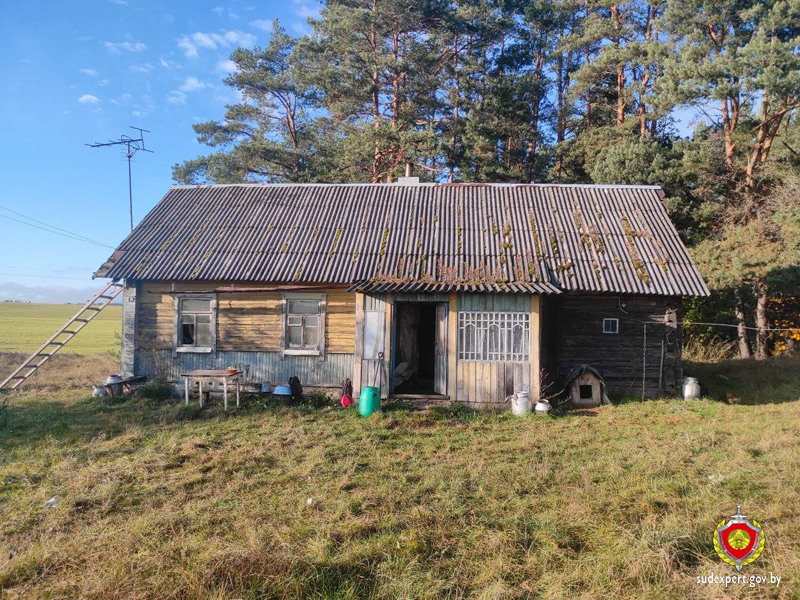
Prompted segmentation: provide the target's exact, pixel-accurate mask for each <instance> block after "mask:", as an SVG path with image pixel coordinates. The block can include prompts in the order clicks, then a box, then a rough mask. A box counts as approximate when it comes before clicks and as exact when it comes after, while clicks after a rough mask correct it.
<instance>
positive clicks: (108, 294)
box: [0, 281, 123, 416]
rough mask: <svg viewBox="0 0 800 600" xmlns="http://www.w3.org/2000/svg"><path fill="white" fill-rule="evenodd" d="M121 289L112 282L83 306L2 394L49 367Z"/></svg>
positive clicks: (6, 381)
mask: <svg viewBox="0 0 800 600" xmlns="http://www.w3.org/2000/svg"><path fill="white" fill-rule="evenodd" d="M122 289H123V285H122V284H121V283H118V282H116V281H112V282H110V283H109V284H108V285H106V287H104V288H103V289H102V290H100V291H99V292H98V293H97V294H96V295H95V297H94V298H92V299H91V300H89V301H88V302H87V303H86V304H84V305H83V308H81V309H80V310H79V311H78V312H77V313H75V316H73V317H72V318H71V319H70V320H69V321H67V322H66V323H65V324H64V326H63V327H61V329H59V330H58V331H56V332H55V333H54V334H53V337H51V338H50V339H49V340H47V341H46V342H45V343H44V344H42V346H41V348H39V349H38V350H37V351H36V352H34V353H33V354H31V356H30V357H28V359H27V360H26V361H25V362H24V363H22V364H21V365H20V366H19V367H18V368H17V369H16V370H15V371H14V372H13V373H11V375H9V376H8V377H6V378H5V379H4V380H3V382H2V383H0V392H9V391H11V390H15V389H17V388H18V387H19V386H21V385H22V384H23V383H25V381H26V380H27V379H28V377H30V376H31V375H33V374H34V373H36V371H37V370H38V369H39V367H41V366H42V365H43V364H44V363H46V362H47V361H48V360H49V359H50V357H51V356H53V355H54V354H55V353H56V352H58V351H59V350H61V348H63V347H64V346H66V345H67V343H69V341H70V340H71V339H72V338H74V337H75V336H76V335H77V334H78V332H79V331H80V330H81V329H83V328H84V327H86V325H88V324H89V322H90V321H91V320H92V319H94V318H95V317H96V316H97V315H98V314H100V311H101V310H103V309H104V308H105V307H106V306H108V305H109V304H111V301H112V300H114V298H116V297H117V296H119V295H120V293H121V292H122ZM8 400H9V396H8V394H3V403H2V405H0V416H2V415H3V413H5V412H7V411H8Z"/></svg>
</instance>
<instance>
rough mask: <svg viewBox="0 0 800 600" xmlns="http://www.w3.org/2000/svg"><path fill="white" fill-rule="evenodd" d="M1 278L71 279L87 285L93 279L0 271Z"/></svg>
mask: <svg viewBox="0 0 800 600" xmlns="http://www.w3.org/2000/svg"><path fill="white" fill-rule="evenodd" d="M0 277H32V278H34V279H69V280H70V281H85V282H86V283H90V282H91V278H89V277H87V278H85V279H84V278H83V277H60V276H59V275H29V274H27V273H4V272H2V271H0Z"/></svg>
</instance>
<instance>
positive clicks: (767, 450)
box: [0, 391, 800, 600]
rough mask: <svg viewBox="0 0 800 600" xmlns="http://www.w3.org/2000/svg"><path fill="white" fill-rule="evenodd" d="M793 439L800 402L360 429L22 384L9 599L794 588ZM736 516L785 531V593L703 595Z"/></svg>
mask: <svg viewBox="0 0 800 600" xmlns="http://www.w3.org/2000/svg"><path fill="white" fill-rule="evenodd" d="M798 435H800V405H798V404H797V403H785V404H774V405H765V406H726V405H724V404H721V403H717V402H711V401H697V402H679V401H657V402H656V401H651V402H631V403H626V404H622V405H618V406H612V407H603V408H600V409H596V410H593V411H582V414H581V415H575V414H572V415H565V416H556V417H544V418H542V417H536V416H531V417H530V418H525V419H517V418H513V417H511V416H510V415H508V414H495V415H474V414H472V413H470V412H468V411H456V412H451V411H445V410H432V411H427V412H412V411H406V410H389V411H385V412H384V413H383V414H380V415H377V416H375V417H373V418H369V419H360V418H358V417H357V415H356V413H355V411H353V410H348V411H342V410H339V409H332V408H329V409H321V410H312V409H309V408H287V407H271V408H266V409H263V408H262V409H259V408H255V407H251V408H245V409H244V410H242V411H240V412H239V413H238V414H234V415H232V416H229V417H224V416H220V415H219V411H218V408H217V407H216V406H212V407H211V408H210V409H209V410H207V411H204V412H202V413H200V412H199V411H198V410H197V409H196V408H194V407H191V408H189V409H186V408H184V407H182V405H180V404H171V403H167V404H161V405H157V404H152V403H149V402H147V401H144V400H129V401H126V402H123V403H118V404H112V405H105V404H103V403H101V402H99V401H98V400H92V399H88V398H86V397H85V395H83V394H81V393H79V392H75V391H73V392H60V393H58V394H51V393H42V392H34V393H26V395H24V396H22V397H20V398H18V399H16V400H15V404H14V405H13V407H12V413H11V420H10V426H9V428H8V429H6V430H0V523H2V529H0V598H64V599H66V598H91V599H93V598H97V599H103V600H109V599H116V598H120V599H122V598H125V599H129V598H137V599H156V598H157V599H167V598H176V599H178V598H180V599H187V600H188V599H198V600H199V599H207V598H217V599H222V598H319V599H348V598H486V599H489V598H496V599H501V598H509V599H510V598H529V597H542V598H592V599H595V598H601V597H608V598H611V597H614V598H631V599H633V598H637V599H638V598H715V597H752V598H756V597H776V598H777V597H781V598H790V597H797V593H798V592H797V589H798V588H797V581H798V577H799V576H800V561H799V560H798V540H799V539H800V520H799V519H798V515H800V490H798V486H797V485H796V474H797V472H798V469H800V457H798V452H797V442H798ZM53 495H56V496H57V497H58V498H59V499H60V502H61V505H60V507H59V508H56V509H52V510H47V509H45V508H44V502H45V501H46V500H47V499H48V498H50V497H51V496H53ZM309 498H310V499H311V503H308V502H307V499H309ZM737 504H742V505H743V507H744V510H745V512H747V513H748V514H750V515H752V516H753V517H755V518H756V519H757V520H758V521H759V523H760V524H761V525H762V526H763V527H764V530H765V532H766V536H767V537H766V539H767V544H766V549H765V550H764V554H763V556H762V558H759V559H758V561H756V562H755V563H753V564H752V565H750V566H748V567H745V573H747V574H756V573H758V574H761V573H769V572H770V571H772V572H774V573H778V574H780V575H782V577H783V582H782V584H781V587H780V589H778V590H775V589H774V588H773V589H767V588H766V587H760V588H749V587H746V586H741V585H740V586H736V587H734V588H729V589H728V590H727V591H726V590H725V589H724V587H723V586H722V585H702V586H701V585H698V584H697V583H696V577H697V576H698V575H701V574H708V573H710V572H711V571H714V572H715V573H717V574H729V573H735V571H734V570H733V569H732V568H731V567H729V566H727V565H725V564H723V563H722V562H721V561H720V560H719V559H718V558H717V557H716V555H715V554H714V550H713V547H712V544H711V534H712V532H713V530H714V528H715V526H716V524H717V523H718V522H719V521H720V520H721V519H722V518H724V517H725V516H726V515H729V514H731V513H732V512H733V511H735V508H736V505H737ZM726 594H727V596H726Z"/></svg>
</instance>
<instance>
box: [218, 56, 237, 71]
mask: <svg viewBox="0 0 800 600" xmlns="http://www.w3.org/2000/svg"><path fill="white" fill-rule="evenodd" d="M236 69H237V66H236V63H235V62H233V61H232V60H230V59H228V60H221V61H219V62H218V63H217V71H219V72H220V73H225V74H227V75H230V74H231V73H235V72H236Z"/></svg>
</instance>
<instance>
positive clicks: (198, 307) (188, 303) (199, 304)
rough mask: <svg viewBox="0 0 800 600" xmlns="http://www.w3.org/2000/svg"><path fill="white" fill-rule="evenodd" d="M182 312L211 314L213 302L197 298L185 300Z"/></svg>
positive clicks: (182, 304)
mask: <svg viewBox="0 0 800 600" xmlns="http://www.w3.org/2000/svg"><path fill="white" fill-rule="evenodd" d="M181 312H187V313H198V312H206V313H210V312H211V300H206V299H201V300H197V299H195V298H184V299H183V301H182V302H181Z"/></svg>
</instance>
